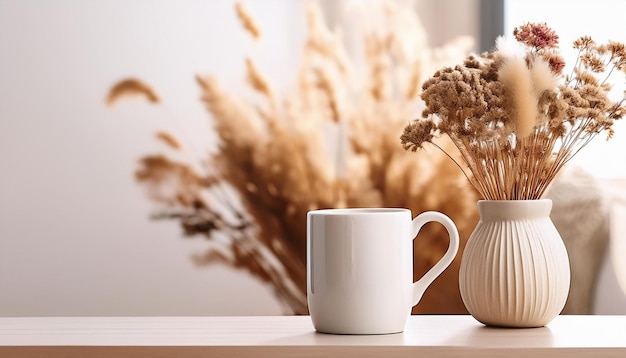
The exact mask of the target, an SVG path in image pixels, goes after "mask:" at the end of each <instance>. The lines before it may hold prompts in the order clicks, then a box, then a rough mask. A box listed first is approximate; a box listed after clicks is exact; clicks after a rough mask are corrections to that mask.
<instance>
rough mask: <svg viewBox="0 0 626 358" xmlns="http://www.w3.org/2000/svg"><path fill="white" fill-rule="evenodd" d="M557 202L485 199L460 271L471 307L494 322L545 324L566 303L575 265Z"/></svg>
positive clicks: (463, 291)
mask: <svg viewBox="0 0 626 358" xmlns="http://www.w3.org/2000/svg"><path fill="white" fill-rule="evenodd" d="M551 210H552V201H551V200H549V199H541V200H503V201H492V200H481V201H479V202H478V211H479V213H480V221H479V223H478V225H477V226H476V228H475V229H474V231H473V232H472V234H471V235H470V237H469V239H468V241H467V245H466V247H465V250H464V252H463V256H462V259H461V267H460V271H459V288H460V291H461V297H462V299H463V303H464V304H465V307H466V308H467V310H468V311H469V313H470V314H471V315H472V316H474V318H476V319H477V320H478V321H480V322H482V323H484V324H485V325H488V326H499V327H541V326H544V325H546V324H547V323H548V322H550V321H551V320H552V319H553V318H555V317H556V316H557V315H558V314H559V313H560V312H561V310H562V309H563V307H564V306H565V301H566V300H567V295H568V292H569V285H570V266H569V258H568V255H567V250H566V249H565V244H564V243H563V240H562V239H561V236H560V235H559V232H558V231H557V229H556V227H555V226H554V224H553V223H552V221H551V220H550V211H551Z"/></svg>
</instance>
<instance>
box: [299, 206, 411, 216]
mask: <svg viewBox="0 0 626 358" xmlns="http://www.w3.org/2000/svg"><path fill="white" fill-rule="evenodd" d="M405 212H409V213H410V212H411V211H410V210H409V209H406V208H329V209H317V210H310V211H309V214H312V215H377V214H378V215H379V214H397V213H405Z"/></svg>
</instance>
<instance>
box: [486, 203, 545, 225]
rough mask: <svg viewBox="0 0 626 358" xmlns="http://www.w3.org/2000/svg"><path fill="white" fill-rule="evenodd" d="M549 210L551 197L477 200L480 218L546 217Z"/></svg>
mask: <svg viewBox="0 0 626 358" xmlns="http://www.w3.org/2000/svg"><path fill="white" fill-rule="evenodd" d="M551 210H552V200H551V199H537V200H479V201H478V212H479V214H480V217H481V220H490V219H493V220H502V219H507V220H508V219H511V220H512V219H521V218H528V219H529V218H538V217H548V216H549V215H550V211H551Z"/></svg>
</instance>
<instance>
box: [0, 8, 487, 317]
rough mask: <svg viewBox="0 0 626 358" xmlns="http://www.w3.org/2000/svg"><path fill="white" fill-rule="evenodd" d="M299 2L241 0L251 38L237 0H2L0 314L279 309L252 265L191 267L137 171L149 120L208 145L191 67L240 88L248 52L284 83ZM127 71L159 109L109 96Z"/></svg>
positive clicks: (296, 39)
mask: <svg viewBox="0 0 626 358" xmlns="http://www.w3.org/2000/svg"><path fill="white" fill-rule="evenodd" d="M436 1H437V0H433V1H427V2H420V6H419V8H420V9H421V10H423V9H427V10H426V11H430V10H428V9H431V8H432V3H435V2H436ZM303 2H304V0H263V1H259V0H255V1H246V4H247V7H248V8H249V10H250V12H251V13H253V14H254V15H255V17H256V18H257V20H258V21H259V24H260V26H261V28H262V30H263V31H264V32H265V33H264V37H263V40H262V41H260V42H258V43H255V42H254V41H252V40H251V39H250V37H249V36H248V35H247V34H246V33H245V32H244V31H243V30H242V28H241V26H240V24H239V22H238V20H237V18H236V16H235V14H234V10H233V9H234V0H219V1H218V0H106V1H96V0H55V1H48V0H0V316H11V315H20V316H38V315H41V316H47V315H60V316H74V315H82V316H90V315H257V314H259V315H263V314H279V313H281V310H280V307H279V305H278V303H277V302H276V301H275V299H274V297H273V296H272V295H271V293H269V291H268V290H266V289H265V288H264V287H263V286H262V285H260V284H259V283H258V282H257V281H255V280H254V279H253V278H251V277H250V276H249V275H247V274H245V273H240V272H233V271H232V270H230V269H227V268H224V267H222V266H214V267H210V268H197V267H194V266H193V264H192V261H191V260H190V255H191V254H192V253H196V252H202V250H203V248H204V243H203V242H202V239H200V238H198V239H193V240H184V239H182V235H181V231H180V229H179V227H178V223H177V222H174V221H167V222H154V221H151V220H150V219H149V215H150V213H151V211H152V210H153V209H155V208H154V207H153V206H152V204H151V203H150V201H149V200H148V199H147V198H146V196H145V195H144V193H143V191H142V188H141V186H140V185H138V184H137V183H136V182H135V181H134V179H133V172H134V170H135V169H136V164H137V159H139V158H140V157H142V156H143V155H146V154H151V153H154V152H155V151H160V150H162V149H163V148H162V147H161V146H159V144H158V143H157V142H156V141H155V140H154V139H153V137H152V134H153V133H154V131H156V130H160V129H165V130H174V131H176V130H179V128H180V127H182V128H183V129H184V130H185V132H186V133H188V134H189V135H190V137H191V138H190V140H191V141H192V142H193V145H194V146H196V147H202V146H203V145H208V144H209V145H210V144H211V143H213V141H214V137H213V136H212V135H211V133H210V126H209V117H208V115H207V113H206V111H205V110H204V108H203V106H202V104H201V103H200V101H199V99H198V97H199V90H198V87H197V85H196V83H195V81H194V75H196V74H198V73H200V74H204V73H209V72H210V73H214V74H217V75H218V76H219V78H220V79H221V80H222V81H223V82H224V83H226V84H227V85H228V88H229V89H231V90H233V91H237V90H238V89H241V88H242V87H243V83H244V78H243V76H244V58H245V55H252V56H253V57H254V58H255V59H256V60H258V63H259V65H260V66H261V68H262V70H264V71H265V72H266V73H267V74H268V76H269V77H270V78H273V79H280V81H282V82H281V83H278V85H279V88H285V87H286V86H287V85H288V84H290V83H293V79H292V78H289V74H293V73H295V66H296V63H297V61H298V55H299V53H300V45H301V43H300V39H301V37H302V35H303V31H304V28H303V27H304V15H303V11H302V8H303ZM428 3H431V5H429V4H428ZM444 3H445V4H449V3H450V2H449V1H447V2H444ZM472 3H473V4H475V3H476V1H475V0H472V1H468V2H465V4H466V5H465V7H464V8H466V7H469V8H470V9H473V6H471V5H467V4H472ZM330 4H332V3H331V2H329V1H327V2H325V3H324V5H325V6H326V7H327V10H328V9H332V8H333V6H331V5H330ZM447 6H448V5H447ZM470 13H471V11H470ZM437 14H438V15H441V14H445V12H438V13H437ZM475 15H476V14H475V13H471V14H470V16H465V17H464V19H465V20H466V21H467V22H462V21H461V22H458V21H457V22H455V23H453V24H448V25H445V26H444V25H443V24H442V23H439V22H437V23H433V24H431V25H432V26H433V27H432V28H431V31H433V34H434V35H435V42H436V43H443V41H445V40H442V39H441V33H442V31H441V30H442V29H445V33H446V34H449V36H451V37H454V36H457V35H459V34H469V35H474V33H472V31H474V30H475V29H476V28H477V20H476V19H475ZM431 16H432V15H431ZM431 22H432V21H431ZM426 25H428V24H426ZM441 26H444V27H443V28H442V27H441ZM126 76H137V77H139V78H141V79H143V80H145V81H146V82H148V83H150V84H151V85H152V86H153V87H154V88H155V90H156V91H157V92H158V93H159V94H160V95H161V97H162V98H163V100H164V103H165V104H164V107H165V108H163V107H155V106H151V105H149V104H147V103H146V102H145V101H124V102H122V103H120V104H119V105H118V106H116V107H114V108H107V107H105V106H104V98H105V95H106V93H107V91H108V89H109V88H110V86H111V85H112V84H113V83H114V82H115V81H117V80H119V79H121V78H123V77H126Z"/></svg>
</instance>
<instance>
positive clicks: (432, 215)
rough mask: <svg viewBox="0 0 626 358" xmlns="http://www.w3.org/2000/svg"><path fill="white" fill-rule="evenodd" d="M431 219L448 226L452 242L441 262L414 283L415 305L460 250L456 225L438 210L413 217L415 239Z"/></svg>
mask: <svg viewBox="0 0 626 358" xmlns="http://www.w3.org/2000/svg"><path fill="white" fill-rule="evenodd" d="M431 221H436V222H438V223H440V224H442V225H443V226H444V227H445V228H446V230H447V231H448V236H449V237H450V244H449V245H448V251H446V253H445V254H444V255H443V257H442V258H441V259H440V260H439V262H437V263H436V264H435V266H433V267H432V268H431V269H430V270H428V272H426V274H425V275H424V276H422V278H420V279H419V280H417V282H415V283H413V306H415V305H416V304H418V303H419V301H420V300H421V299H422V295H423V294H424V292H425V291H426V289H427V288H428V286H430V284H431V283H433V281H434V280H435V279H436V278H437V277H438V276H439V275H441V273H442V272H443V271H444V270H445V269H446V268H448V266H450V264H451V263H452V261H453V260H454V257H455V256H456V253H457V251H458V250H459V232H458V230H457V228H456V225H454V222H453V221H452V220H451V219H450V218H449V217H448V216H446V215H444V214H442V213H440V212H437V211H426V212H424V213H421V214H420V215H418V216H416V217H415V219H413V240H415V238H416V237H417V234H418V233H419V231H420V230H421V229H422V227H423V226H424V225H426V223H429V222H431Z"/></svg>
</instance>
